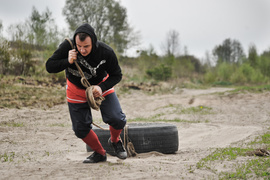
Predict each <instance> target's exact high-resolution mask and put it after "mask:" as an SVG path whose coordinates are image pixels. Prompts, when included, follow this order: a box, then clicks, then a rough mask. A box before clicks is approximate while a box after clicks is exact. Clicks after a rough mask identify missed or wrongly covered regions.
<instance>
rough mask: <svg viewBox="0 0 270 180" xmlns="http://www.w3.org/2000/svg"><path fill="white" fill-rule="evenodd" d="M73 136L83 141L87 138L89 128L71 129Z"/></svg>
mask: <svg viewBox="0 0 270 180" xmlns="http://www.w3.org/2000/svg"><path fill="white" fill-rule="evenodd" d="M73 131H74V133H75V135H76V136H77V137H78V138H80V139H83V138H85V137H86V136H87V134H88V133H89V131H90V128H89V129H78V128H77V129H73Z"/></svg>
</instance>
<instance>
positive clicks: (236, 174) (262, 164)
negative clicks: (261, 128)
mask: <svg viewBox="0 0 270 180" xmlns="http://www.w3.org/2000/svg"><path fill="white" fill-rule="evenodd" d="M269 144H270V132H266V133H264V134H263V135H261V136H259V137H257V138H255V140H253V141H252V142H250V143H248V144H247V145H248V147H245V148H242V147H228V148H218V149H216V150H215V151H214V152H212V153H211V154H209V155H208V156H206V157H205V158H202V159H201V160H200V161H199V162H198V163H197V164H196V167H197V168H198V169H208V170H211V171H212V172H217V170H216V169H215V163H218V164H221V163H223V162H224V161H227V162H231V164H232V170H231V171H226V172H225V171H222V172H219V173H217V174H218V176H219V179H270V158H269V157H268V156H263V157H260V156H255V155H254V156H249V157H250V158H246V159H247V160H246V161H243V160H241V161H240V162H239V161H238V160H237V158H238V157H245V156H247V155H248V154H249V153H248V152H250V151H254V150H255V149H254V148H253V145H256V146H258V145H259V146H262V147H267V148H266V150H269Z"/></svg>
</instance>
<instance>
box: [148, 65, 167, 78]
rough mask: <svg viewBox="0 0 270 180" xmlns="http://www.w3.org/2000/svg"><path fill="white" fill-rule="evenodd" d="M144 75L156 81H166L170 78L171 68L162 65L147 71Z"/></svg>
mask: <svg viewBox="0 0 270 180" xmlns="http://www.w3.org/2000/svg"><path fill="white" fill-rule="evenodd" d="M146 74H147V75H148V76H150V77H151V78H153V79H155V80H158V81H166V80H168V79H170V78H171V77H172V68H171V67H168V66H166V65H164V64H160V65H159V66H156V67H154V68H153V69H148V70H147V71H146Z"/></svg>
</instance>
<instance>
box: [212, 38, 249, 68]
mask: <svg viewBox="0 0 270 180" xmlns="http://www.w3.org/2000/svg"><path fill="white" fill-rule="evenodd" d="M213 55H214V57H215V58H216V60H217V63H218V64H220V63H222V62H227V63H242V59H243V57H244V56H245V55H244V51H243V48H242V45H241V43H240V42H239V41H237V40H231V39H229V38H228V39H225V40H224V41H223V43H222V44H221V45H218V46H216V47H215V48H214V50H213Z"/></svg>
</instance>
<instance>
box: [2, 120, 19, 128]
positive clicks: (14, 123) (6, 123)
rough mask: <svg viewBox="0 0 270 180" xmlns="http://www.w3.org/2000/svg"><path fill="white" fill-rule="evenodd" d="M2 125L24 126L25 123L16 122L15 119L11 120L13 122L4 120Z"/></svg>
mask: <svg viewBox="0 0 270 180" xmlns="http://www.w3.org/2000/svg"><path fill="white" fill-rule="evenodd" d="M0 126H8V127H24V124H23V123H18V122H14V121H11V122H7V121H3V122H0Z"/></svg>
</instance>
